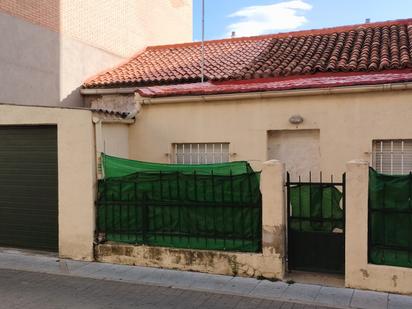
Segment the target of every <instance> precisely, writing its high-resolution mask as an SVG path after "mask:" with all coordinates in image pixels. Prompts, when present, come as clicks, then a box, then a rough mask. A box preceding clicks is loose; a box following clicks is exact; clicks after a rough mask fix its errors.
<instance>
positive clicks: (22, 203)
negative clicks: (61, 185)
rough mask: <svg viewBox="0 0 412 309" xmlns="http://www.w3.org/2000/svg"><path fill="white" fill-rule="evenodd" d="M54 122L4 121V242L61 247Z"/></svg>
mask: <svg viewBox="0 0 412 309" xmlns="http://www.w3.org/2000/svg"><path fill="white" fill-rule="evenodd" d="M57 205H58V184H57V128H56V126H0V246H12V247H18V248H30V249H40V250H47V251H57V248H58V223H57Z"/></svg>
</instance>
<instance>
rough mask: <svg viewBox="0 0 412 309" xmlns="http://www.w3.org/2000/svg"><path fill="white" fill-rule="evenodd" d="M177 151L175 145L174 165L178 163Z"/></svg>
mask: <svg viewBox="0 0 412 309" xmlns="http://www.w3.org/2000/svg"><path fill="white" fill-rule="evenodd" d="M177 151H178V145H177V144H175V163H178V160H179V159H178V154H177Z"/></svg>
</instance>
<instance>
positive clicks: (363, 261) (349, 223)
mask: <svg viewBox="0 0 412 309" xmlns="http://www.w3.org/2000/svg"><path fill="white" fill-rule="evenodd" d="M368 180H369V165H368V162H367V161H362V160H355V161H350V162H349V163H348V164H347V172H346V239H345V242H346V243H345V247H346V261H345V263H346V265H345V285H346V286H347V287H351V288H359V289H368V290H377V291H385V292H395V293H404V294H411V293H412V269H410V268H404V267H395V266H385V265H373V264H369V263H368Z"/></svg>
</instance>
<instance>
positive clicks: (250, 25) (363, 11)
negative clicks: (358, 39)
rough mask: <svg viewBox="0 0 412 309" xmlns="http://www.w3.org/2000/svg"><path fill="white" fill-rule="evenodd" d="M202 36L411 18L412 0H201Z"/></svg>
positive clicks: (197, 23)
mask: <svg viewBox="0 0 412 309" xmlns="http://www.w3.org/2000/svg"><path fill="white" fill-rule="evenodd" d="M204 1H205V39H206V40H214V39H222V38H228V37H230V36H231V33H232V31H235V33H236V36H237V37H240V36H251V35H261V34H267V33H278V32H287V31H295V30H305V29H318V28H325V27H335V26H342V25H351V24H358V23H363V22H364V21H365V19H366V18H370V19H371V22H374V21H384V20H392V19H402V18H412V0H204ZM201 3H202V0H193V26H194V29H193V39H194V40H195V41H199V40H201V38H202V35H201V33H202V32H201V7H202V5H201Z"/></svg>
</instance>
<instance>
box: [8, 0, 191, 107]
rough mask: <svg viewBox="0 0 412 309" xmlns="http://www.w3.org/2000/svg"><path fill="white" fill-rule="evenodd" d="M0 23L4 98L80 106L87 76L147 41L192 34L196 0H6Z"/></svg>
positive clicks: (176, 39) (185, 38) (163, 41)
mask: <svg viewBox="0 0 412 309" xmlns="http://www.w3.org/2000/svg"><path fill="white" fill-rule="evenodd" d="M0 24H1V27H0V34H1V37H2V49H1V51H0V59H1V60H0V70H1V71H2V72H3V74H2V75H1V77H0V79H1V84H2V86H1V91H0V102H2V103H12V104H24V105H43V106H44V105H47V106H72V107H73V106H77V107H79V106H83V99H82V97H81V95H80V91H79V89H80V87H81V84H82V82H83V81H84V79H86V78H87V77H90V76H91V75H93V74H96V73H98V72H100V71H101V70H103V69H106V68H107V67H110V66H113V65H116V64H118V63H119V62H122V61H124V60H125V59H126V58H128V57H130V56H131V55H133V54H134V53H135V52H136V51H138V50H139V49H141V48H143V47H144V46H146V45H152V44H167V43H171V42H183V41H190V40H191V39H192V2H191V1H186V0H179V1H175V0H170V1H169V0H167V1H164V0H156V1H153V0H151V1H149V0H143V1H128V0H126V1H116V0H104V1H97V0H96V1H95V0H93V1H71V0H41V1H37V0H30V1H15V0H4V1H1V2H0ZM165 25H167V26H165Z"/></svg>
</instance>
